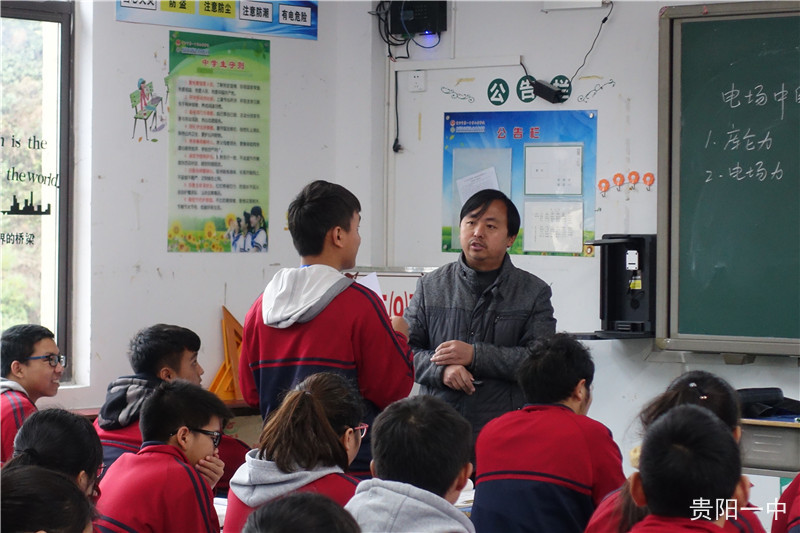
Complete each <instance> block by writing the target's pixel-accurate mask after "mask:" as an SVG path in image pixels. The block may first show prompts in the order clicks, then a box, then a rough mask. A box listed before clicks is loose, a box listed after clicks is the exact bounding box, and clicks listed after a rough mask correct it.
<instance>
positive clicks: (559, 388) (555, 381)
mask: <svg viewBox="0 0 800 533" xmlns="http://www.w3.org/2000/svg"><path fill="white" fill-rule="evenodd" d="M582 379H585V380H586V386H587V387H590V386H591V385H592V381H594V362H593V361H592V356H591V355H589V350H587V349H586V347H585V346H584V345H583V344H581V343H580V342H578V340H576V339H575V337H573V336H571V335H569V334H566V333H557V334H555V335H553V336H552V337H547V338H544V339H540V340H539V341H537V342H536V343H535V344H534V345H533V347H532V349H531V354H530V356H528V359H526V360H525V361H524V362H523V363H522V365H520V368H519V374H518V381H519V385H520V387H522V391H523V392H524V393H525V399H526V400H527V402H528V403H557V402H561V401H563V400H566V399H567V398H569V397H570V395H571V394H572V391H573V390H575V386H576V385H578V383H580V381H581V380H582Z"/></svg>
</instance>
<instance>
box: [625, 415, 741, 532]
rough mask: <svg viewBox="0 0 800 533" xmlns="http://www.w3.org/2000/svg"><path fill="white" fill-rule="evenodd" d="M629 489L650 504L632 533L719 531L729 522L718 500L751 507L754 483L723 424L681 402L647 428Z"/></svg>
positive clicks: (734, 441) (638, 502) (638, 500)
mask: <svg viewBox="0 0 800 533" xmlns="http://www.w3.org/2000/svg"><path fill="white" fill-rule="evenodd" d="M630 491H631V495H632V497H633V500H634V501H635V502H636V503H637V504H638V505H647V506H648V507H649V508H650V514H649V515H647V516H646V517H645V518H644V519H643V520H642V521H640V522H637V523H636V525H634V526H633V528H632V529H631V533H662V532H663V533H676V532H680V531H695V532H706V533H719V532H721V531H722V527H723V525H724V524H725V514H724V513H723V514H721V515H719V516H718V512H717V511H718V509H719V507H720V502H721V506H722V507H723V508H726V507H727V506H728V505H729V504H730V505H732V506H734V507H735V506H737V505H747V498H748V496H749V492H750V482H749V481H748V480H747V478H746V477H745V476H742V464H741V456H740V452H739V445H738V444H737V443H736V440H734V438H733V435H731V432H730V429H729V428H728V427H727V426H726V425H725V423H724V422H722V421H721V420H720V419H719V418H718V417H717V416H716V415H714V413H712V412H711V411H709V410H708V409H705V408H703V407H699V406H697V405H679V406H678V407H675V408H673V409H670V410H669V411H667V413H666V414H665V415H663V416H662V417H660V418H659V419H658V420H656V421H655V422H654V423H653V424H652V425H651V426H650V427H649V428H648V429H647V433H646V434H645V437H644V443H643V444H642V453H641V456H640V460H639V472H636V473H634V474H633V476H631V482H630Z"/></svg>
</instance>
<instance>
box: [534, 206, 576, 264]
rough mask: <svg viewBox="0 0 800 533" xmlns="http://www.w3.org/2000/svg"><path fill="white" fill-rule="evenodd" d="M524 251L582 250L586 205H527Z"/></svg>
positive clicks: (574, 251)
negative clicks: (584, 208)
mask: <svg viewBox="0 0 800 533" xmlns="http://www.w3.org/2000/svg"><path fill="white" fill-rule="evenodd" d="M524 217H525V231H524V233H523V240H524V242H523V244H522V245H523V249H524V250H525V251H526V252H573V253H580V251H581V250H582V249H583V202H582V201H577V202H536V201H534V202H525V215H524Z"/></svg>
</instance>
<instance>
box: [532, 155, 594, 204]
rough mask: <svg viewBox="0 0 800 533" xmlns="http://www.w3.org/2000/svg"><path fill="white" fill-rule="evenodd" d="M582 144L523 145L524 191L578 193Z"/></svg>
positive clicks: (580, 176)
mask: <svg viewBox="0 0 800 533" xmlns="http://www.w3.org/2000/svg"><path fill="white" fill-rule="evenodd" d="M582 168H583V145H580V144H577V145H576V144H559V145H548V144H537V145H529V146H526V147H525V194H581V183H583V173H582V172H581V169H582Z"/></svg>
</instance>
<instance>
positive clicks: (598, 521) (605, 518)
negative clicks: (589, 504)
mask: <svg viewBox="0 0 800 533" xmlns="http://www.w3.org/2000/svg"><path fill="white" fill-rule="evenodd" d="M621 490H624V487H623V489H621ZM619 500H620V491H619V490H617V491H614V492H612V493H611V494H609V495H608V496H606V499H604V500H603V501H602V502H600V505H598V506H597V509H595V511H594V514H592V518H591V519H590V520H589V525H588V526H586V531H585V532H584V533H618V531H619V529H618V528H619V519H620V516H619V513H618V511H617V502H619ZM722 531H723V532H726V533H766V531H765V530H764V526H762V525H761V521H759V519H758V516H756V514H755V513H754V512H753V511H749V510H739V511H738V512H737V514H736V517H735V518H729V519H728V520H726V521H725V526H724V527H723V528H722ZM773 533H774V532H773ZM784 533H785V532H784ZM798 533H800V532H798Z"/></svg>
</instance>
